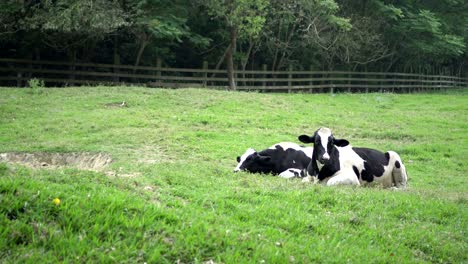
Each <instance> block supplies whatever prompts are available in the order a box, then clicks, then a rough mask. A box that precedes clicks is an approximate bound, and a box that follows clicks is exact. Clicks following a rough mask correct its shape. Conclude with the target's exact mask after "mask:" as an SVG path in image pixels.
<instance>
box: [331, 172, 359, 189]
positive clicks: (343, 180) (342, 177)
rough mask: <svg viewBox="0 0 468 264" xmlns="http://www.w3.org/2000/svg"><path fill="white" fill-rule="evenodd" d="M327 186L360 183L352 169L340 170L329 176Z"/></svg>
mask: <svg viewBox="0 0 468 264" xmlns="http://www.w3.org/2000/svg"><path fill="white" fill-rule="evenodd" d="M326 185H327V186H333V185H361V184H360V183H359V179H358V178H357V177H356V174H355V173H354V172H353V171H340V172H338V173H337V174H335V175H334V176H333V177H331V178H330V179H329V180H328V181H327V183H326Z"/></svg>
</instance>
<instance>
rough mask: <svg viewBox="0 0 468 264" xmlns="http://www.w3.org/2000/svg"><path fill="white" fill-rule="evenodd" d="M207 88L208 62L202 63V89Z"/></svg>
mask: <svg viewBox="0 0 468 264" xmlns="http://www.w3.org/2000/svg"><path fill="white" fill-rule="evenodd" d="M207 86H208V61H203V87H204V88H206V87H207Z"/></svg>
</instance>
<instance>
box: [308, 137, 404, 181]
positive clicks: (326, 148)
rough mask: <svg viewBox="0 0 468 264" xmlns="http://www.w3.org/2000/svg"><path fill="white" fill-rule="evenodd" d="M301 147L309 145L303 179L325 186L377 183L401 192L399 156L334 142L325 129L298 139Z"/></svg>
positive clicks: (343, 141) (401, 164)
mask: <svg viewBox="0 0 468 264" xmlns="http://www.w3.org/2000/svg"><path fill="white" fill-rule="evenodd" d="M299 140H300V141H301V142H303V143H313V144H314V151H313V155H312V160H311V162H310V164H309V166H308V167H307V174H308V175H307V176H311V177H312V178H313V179H314V181H319V182H321V183H324V184H326V185H328V186H331V185H340V184H351V185H361V184H363V185H367V184H370V183H381V184H382V185H383V187H386V188H388V187H396V188H405V187H406V182H407V174H406V168H405V166H404V165H403V163H402V162H401V158H400V156H399V155H398V154H397V153H395V152H393V151H388V152H386V153H382V152H380V151H378V150H375V149H369V148H354V147H352V146H351V145H350V144H349V142H348V141H347V140H345V139H337V138H335V137H334V136H333V134H332V132H331V130H330V129H329V128H320V129H318V130H317V131H315V133H314V135H313V136H307V135H301V136H299Z"/></svg>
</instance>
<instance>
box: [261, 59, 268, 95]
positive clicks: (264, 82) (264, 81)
mask: <svg viewBox="0 0 468 264" xmlns="http://www.w3.org/2000/svg"><path fill="white" fill-rule="evenodd" d="M267 70H268V67H267V65H266V64H262V71H264V72H266V71H267ZM266 77H267V74H266V73H264V74H263V79H264V80H263V81H262V88H263V90H262V92H264V93H265V92H266V84H267V82H266Z"/></svg>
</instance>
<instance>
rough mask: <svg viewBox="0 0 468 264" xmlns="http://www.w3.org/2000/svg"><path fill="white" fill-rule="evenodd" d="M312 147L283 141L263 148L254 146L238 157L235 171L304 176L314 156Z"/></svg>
mask: <svg viewBox="0 0 468 264" xmlns="http://www.w3.org/2000/svg"><path fill="white" fill-rule="evenodd" d="M312 150H313V148H312V147H301V146H299V145H298V144H296V143H291V142H281V143H277V144H274V145H273V146H271V147H269V148H267V149H265V150H262V151H260V152H257V151H255V150H254V149H252V148H249V149H247V151H246V152H245V153H244V154H243V155H242V156H240V157H237V162H238V164H237V167H236V168H235V169H234V172H238V171H248V172H251V173H265V174H273V175H279V176H280V177H282V178H294V177H304V176H305V175H304V171H305V169H306V168H307V166H308V165H309V163H310V161H311V158H312Z"/></svg>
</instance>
